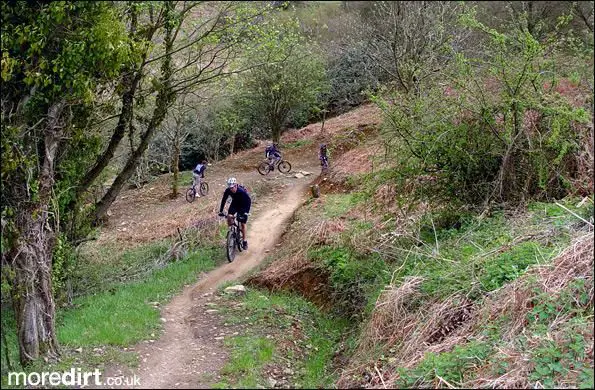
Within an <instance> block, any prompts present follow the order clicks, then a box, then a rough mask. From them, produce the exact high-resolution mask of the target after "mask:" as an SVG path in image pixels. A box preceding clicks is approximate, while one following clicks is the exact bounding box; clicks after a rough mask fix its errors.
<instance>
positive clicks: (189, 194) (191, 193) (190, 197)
mask: <svg viewBox="0 0 595 390" xmlns="http://www.w3.org/2000/svg"><path fill="white" fill-rule="evenodd" d="M198 191H199V193H200V194H201V195H202V196H207V194H208V193H209V183H205V182H204V181H203V182H201V183H200V187H199V189H198ZM195 198H196V186H195V185H192V186H191V187H190V188H188V190H187V191H186V200H187V201H188V203H192V202H194V199H195Z"/></svg>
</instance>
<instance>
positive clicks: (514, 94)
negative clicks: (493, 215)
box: [376, 11, 592, 203]
mask: <svg viewBox="0 0 595 390" xmlns="http://www.w3.org/2000/svg"><path fill="white" fill-rule="evenodd" d="M462 21H463V22H464V24H465V25H466V26H469V27H471V28H473V29H477V31H480V32H481V33H482V34H484V39H483V40H482V41H481V42H480V43H479V45H480V46H479V48H480V49H481V50H477V53H478V54H477V55H476V56H471V55H469V54H463V53H461V52H453V56H454V57H455V58H456V61H455V62H454V63H452V64H451V66H450V67H449V68H447V69H445V71H444V72H443V73H441V76H442V79H443V80H444V81H443V82H442V83H440V84H438V83H424V84H420V86H421V89H420V90H421V92H422V93H421V94H415V95H411V94H407V93H393V94H392V95H390V98H389V99H382V98H377V99H376V101H377V102H378V103H379V105H380V107H381V108H382V109H383V111H384V112H385V119H386V120H385V123H386V125H385V131H386V136H387V140H389V141H388V142H390V141H391V140H394V141H396V142H395V144H393V145H395V147H397V148H399V152H398V155H400V156H401V157H402V158H403V161H405V160H406V161H407V162H406V163H405V162H404V163H403V166H406V167H407V169H409V172H407V173H406V174H404V175H403V176H405V177H409V178H410V177H411V176H412V175H419V174H421V173H426V174H427V173H428V172H430V173H431V174H432V175H433V176H434V178H435V179H437V180H438V184H439V185H440V186H439V187H438V188H439V189H442V190H445V191H444V192H438V191H435V190H434V191H432V192H431V195H446V196H448V197H455V198H458V199H461V200H464V201H467V202H470V203H480V202H481V201H485V202H487V201H517V202H518V201H522V200H523V199H526V198H527V197H536V198H551V197H554V198H556V197H561V196H564V195H565V194H567V193H568V192H569V191H570V190H571V188H570V182H571V180H572V179H574V178H575V177H576V175H577V170H576V166H577V161H576V158H577V151H578V150H579V146H580V136H581V132H582V131H585V129H584V128H583V130H580V129H581V124H582V123H585V122H588V121H589V119H590V118H589V115H588V114H587V111H586V108H587V106H586V105H583V106H580V105H579V106H577V105H576V104H573V102H572V101H571V100H569V99H567V98H566V97H564V96H563V95H562V94H560V92H559V90H558V89H557V88H556V84H557V83H558V82H559V80H560V79H561V77H562V76H563V73H562V69H561V68H559V66H558V64H557V59H558V56H563V53H564V52H565V50H567V47H566V41H564V40H562V41H560V40H558V39H556V37H557V36H558V32H557V31H554V32H552V33H551V34H550V39H545V40H544V43H540V42H539V41H538V40H537V39H535V37H533V35H531V34H530V33H528V31H526V29H524V28H514V29H509V30H507V31H506V32H501V31H498V30H496V29H492V28H489V27H487V26H485V25H484V24H482V23H480V22H478V21H477V19H476V18H475V14H474V12H472V11H470V12H469V13H466V14H464V15H463V17H462ZM565 22H566V23H567V22H568V19H566V21H564V20H562V21H561V25H560V27H564V24H565ZM562 58H563V57H562ZM579 66H580V65H579ZM591 73H592V71H591ZM591 116H592V113H591Z"/></svg>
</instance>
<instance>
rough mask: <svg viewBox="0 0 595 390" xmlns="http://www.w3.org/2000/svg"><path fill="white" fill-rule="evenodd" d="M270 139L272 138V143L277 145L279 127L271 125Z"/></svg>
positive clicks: (279, 134) (279, 133)
mask: <svg viewBox="0 0 595 390" xmlns="http://www.w3.org/2000/svg"><path fill="white" fill-rule="evenodd" d="M271 137H272V138H273V142H275V143H279V140H280V139H281V126H277V125H276V124H273V126H272V128H271Z"/></svg>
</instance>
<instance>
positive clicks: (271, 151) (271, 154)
mask: <svg viewBox="0 0 595 390" xmlns="http://www.w3.org/2000/svg"><path fill="white" fill-rule="evenodd" d="M264 155H265V157H266V158H267V160H269V164H274V163H276V162H277V161H279V160H281V152H280V151H279V145H277V143H270V142H269V144H268V145H267V147H266V149H265V150H264Z"/></svg>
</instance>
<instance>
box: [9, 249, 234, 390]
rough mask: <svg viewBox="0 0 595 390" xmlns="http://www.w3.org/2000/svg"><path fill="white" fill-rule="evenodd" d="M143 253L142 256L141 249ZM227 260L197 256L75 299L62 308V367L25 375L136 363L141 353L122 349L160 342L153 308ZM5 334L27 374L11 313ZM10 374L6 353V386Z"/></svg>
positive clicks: (37, 366) (39, 367) (213, 252)
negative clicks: (140, 277) (19, 350)
mask: <svg viewBox="0 0 595 390" xmlns="http://www.w3.org/2000/svg"><path fill="white" fill-rule="evenodd" d="M149 247H152V245H149ZM145 249H146V250H148V251H149V252H150V250H149V249H147V248H145ZM138 251H140V252H143V251H142V250H141V249H139V250H138ZM136 253H138V252H136ZM144 253H146V252H144ZM222 256H223V255H222V251H221V250H217V249H210V250H206V249H205V250H201V251H197V252H193V253H191V254H190V255H189V256H187V257H186V258H184V259H183V260H181V261H178V262H175V263H170V264H168V265H166V266H165V267H163V268H161V269H157V270H153V271H152V272H150V273H149V274H148V275H145V278H144V279H143V280H138V281H134V282H127V283H120V284H116V283H114V284H112V285H111V287H110V288H109V289H108V290H106V291H100V292H97V293H95V294H93V295H87V296H84V297H79V298H76V299H75V300H74V302H73V306H74V307H72V308H68V309H66V308H58V309H57V312H56V332H57V337H58V342H59V344H60V347H61V351H62V356H61V360H60V362H59V363H57V364H46V363H44V362H41V361H39V362H35V363H34V364H33V365H31V366H30V367H27V369H26V371H27V372H32V371H37V372H39V371H52V370H54V371H63V370H68V369H70V367H72V366H73V365H74V366H76V367H81V368H82V369H83V370H84V369H85V368H90V369H91V371H92V370H93V369H95V368H97V366H98V365H102V364H106V363H110V364H112V363H120V364H127V365H135V364H137V357H136V354H134V353H131V352H125V351H123V350H121V347H126V346H130V345H132V344H134V343H136V342H139V341H141V340H147V339H156V338H158V337H159V335H158V332H159V329H160V326H161V321H160V319H159V310H158V309H157V308H155V307H154V306H152V305H150V304H149V303H150V302H160V303H165V302H167V301H168V300H169V299H170V298H171V297H172V296H173V295H175V294H176V293H178V292H179V291H180V290H181V289H182V288H183V286H184V285H185V284H189V283H193V282H194V281H195V280H196V279H197V275H198V274H199V273H201V272H204V271H208V270H210V269H212V268H214V267H215V264H216V263H217V262H218V261H219V260H222ZM146 260H151V259H150V258H149V259H146ZM106 266H107V265H106ZM2 332H4V333H5V334H6V338H7V342H8V344H9V353H10V360H11V363H12V365H13V370H22V368H21V367H20V364H19V363H18V347H17V340H16V323H15V321H14V316H13V315H12V312H11V311H9V310H6V311H5V313H3V315H2ZM2 347H3V348H4V345H2ZM79 348H82V349H79ZM94 348H99V349H100V350H101V352H96V351H94V350H93V349H94ZM76 349H79V351H78V352H77V351H75V350H76ZM7 372H8V367H7V365H6V361H5V357H4V353H2V381H3V384H4V385H5V384H6V374H7Z"/></svg>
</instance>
